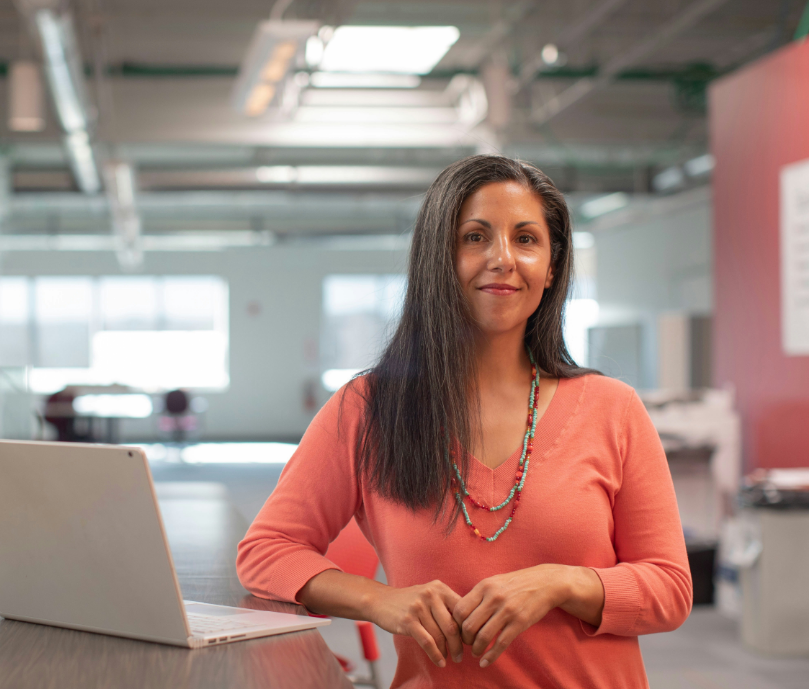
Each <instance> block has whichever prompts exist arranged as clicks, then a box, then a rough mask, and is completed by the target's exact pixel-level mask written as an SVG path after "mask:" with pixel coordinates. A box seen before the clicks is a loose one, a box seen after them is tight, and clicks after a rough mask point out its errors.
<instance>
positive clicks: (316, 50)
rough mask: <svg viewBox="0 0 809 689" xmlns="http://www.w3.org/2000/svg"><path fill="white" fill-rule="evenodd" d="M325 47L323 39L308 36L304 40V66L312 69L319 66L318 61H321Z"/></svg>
mask: <svg viewBox="0 0 809 689" xmlns="http://www.w3.org/2000/svg"><path fill="white" fill-rule="evenodd" d="M325 47H326V46H325V44H324V43H323V39H322V38H320V36H310V37H309V38H308V39H306V49H305V53H306V64H307V65H308V66H309V67H311V68H313V69H314V68H315V67H317V66H318V65H319V64H320V61H321V60H322V59H323V50H324V49H325Z"/></svg>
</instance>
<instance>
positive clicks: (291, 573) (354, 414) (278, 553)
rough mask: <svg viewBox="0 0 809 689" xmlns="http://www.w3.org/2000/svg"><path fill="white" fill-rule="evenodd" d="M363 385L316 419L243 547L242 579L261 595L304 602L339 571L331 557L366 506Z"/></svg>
mask: <svg viewBox="0 0 809 689" xmlns="http://www.w3.org/2000/svg"><path fill="white" fill-rule="evenodd" d="M355 385H357V383H356V382H355V383H354V384H349V385H348V386H346V387H344V388H343V389H341V390H340V391H338V392H337V393H335V394H334V395H333V396H332V398H331V399H330V400H329V401H328V402H327V403H326V404H325V405H324V407H323V408H322V409H321V410H320V412H318V414H317V415H316V416H315V418H314V419H313V420H312V423H311V424H310V426H309V428H308V429H307V431H306V433H305V434H304V436H303V438H302V439H301V443H300V445H299V446H298V449H297V450H296V452H295V454H293V455H292V457H291V458H290V460H289V461H288V462H287V465H286V466H285V467H284V470H283V471H282V472H281V477H280V479H279V480H278V485H277V486H276V488H275V490H274V491H273V492H272V494H271V495H270V497H269V498H268V499H267V501H266V502H265V503H264V507H262V509H261V511H260V512H259V513H258V515H257V516H256V518H255V520H254V521H253V523H252V525H251V526H250V528H249V529H248V530H247V534H246V535H245V537H244V539H243V540H242V541H241V543H239V547H238V555H237V559H236V570H237V572H238V575H239V580H240V581H241V583H242V585H243V586H244V587H245V588H246V589H247V590H248V591H250V592H251V593H252V594H253V595H255V596H259V597H261V598H272V599H276V600H283V601H289V602H298V601H297V600H296V597H297V595H298V592H299V591H300V590H301V588H303V586H304V584H306V582H307V581H309V580H310V579H311V578H312V577H314V576H315V575H317V574H320V573H321V572H323V571H325V570H327V569H339V567H337V566H336V565H335V564H333V563H332V562H331V561H330V560H328V559H327V558H326V557H325V556H324V555H325V553H326V550H327V549H328V547H329V543H331V541H333V540H334V539H335V538H336V537H337V535H338V534H339V533H340V531H341V530H342V529H343V527H344V526H345V525H346V524H347V523H348V522H349V521H350V520H351V517H352V516H353V515H354V514H355V513H356V512H357V510H358V509H359V507H360V504H361V493H360V489H359V485H358V482H357V479H356V474H355V466H356V464H355V456H354V454H355V452H354V448H355V446H356V441H357V435H358V433H359V425H360V418H361V413H362V400H361V398H360V397H359V395H358V393H357V392H356V390H355V388H354V386H355ZM343 402H344V403H343Z"/></svg>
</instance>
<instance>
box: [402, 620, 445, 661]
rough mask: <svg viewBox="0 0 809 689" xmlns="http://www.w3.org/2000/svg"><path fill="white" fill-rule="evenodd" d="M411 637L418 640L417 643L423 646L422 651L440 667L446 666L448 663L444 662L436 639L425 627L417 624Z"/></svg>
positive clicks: (411, 632)
mask: <svg viewBox="0 0 809 689" xmlns="http://www.w3.org/2000/svg"><path fill="white" fill-rule="evenodd" d="M410 636H412V637H413V638H414V639H415V640H416V643H417V644H418V645H419V646H421V648H422V650H423V651H424V652H425V653H426V654H427V657H428V658H429V659H430V660H432V661H433V662H434V663H435V664H436V665H438V667H445V666H446V664H447V661H446V660H444V656H443V655H442V654H441V651H439V650H438V646H436V644H435V639H434V638H433V636H432V635H431V634H430V633H429V632H428V631H427V630H426V629H425V628H424V627H422V626H421V625H420V624H416V625H415V626H414V627H413V629H412V630H411V631H410Z"/></svg>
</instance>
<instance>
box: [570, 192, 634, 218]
mask: <svg viewBox="0 0 809 689" xmlns="http://www.w3.org/2000/svg"><path fill="white" fill-rule="evenodd" d="M627 205H629V196H627V195H626V194H624V192H622V191H619V192H617V193H615V194H607V195H606V196H599V197H598V198H595V199H591V200H590V201H587V202H586V203H583V204H582V205H581V207H580V208H579V212H580V213H581V214H582V215H583V216H584V217H585V218H587V219H588V220H592V219H593V218H597V217H598V216H600V215H605V214H606V213H612V211H617V210H618V209H620V208H624V207H625V206H627Z"/></svg>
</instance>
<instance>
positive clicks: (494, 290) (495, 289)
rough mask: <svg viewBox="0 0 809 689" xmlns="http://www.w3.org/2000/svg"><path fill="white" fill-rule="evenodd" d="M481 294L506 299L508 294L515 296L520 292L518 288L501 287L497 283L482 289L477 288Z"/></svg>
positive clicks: (510, 286) (484, 286)
mask: <svg viewBox="0 0 809 689" xmlns="http://www.w3.org/2000/svg"><path fill="white" fill-rule="evenodd" d="M478 289H480V291H481V292H486V293H487V294H495V295H497V296H500V297H507V296H509V295H510V294H516V293H517V292H519V291H520V288H519V287H514V286H512V285H503V284H499V283H492V284H490V285H483V287H479V288H478Z"/></svg>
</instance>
